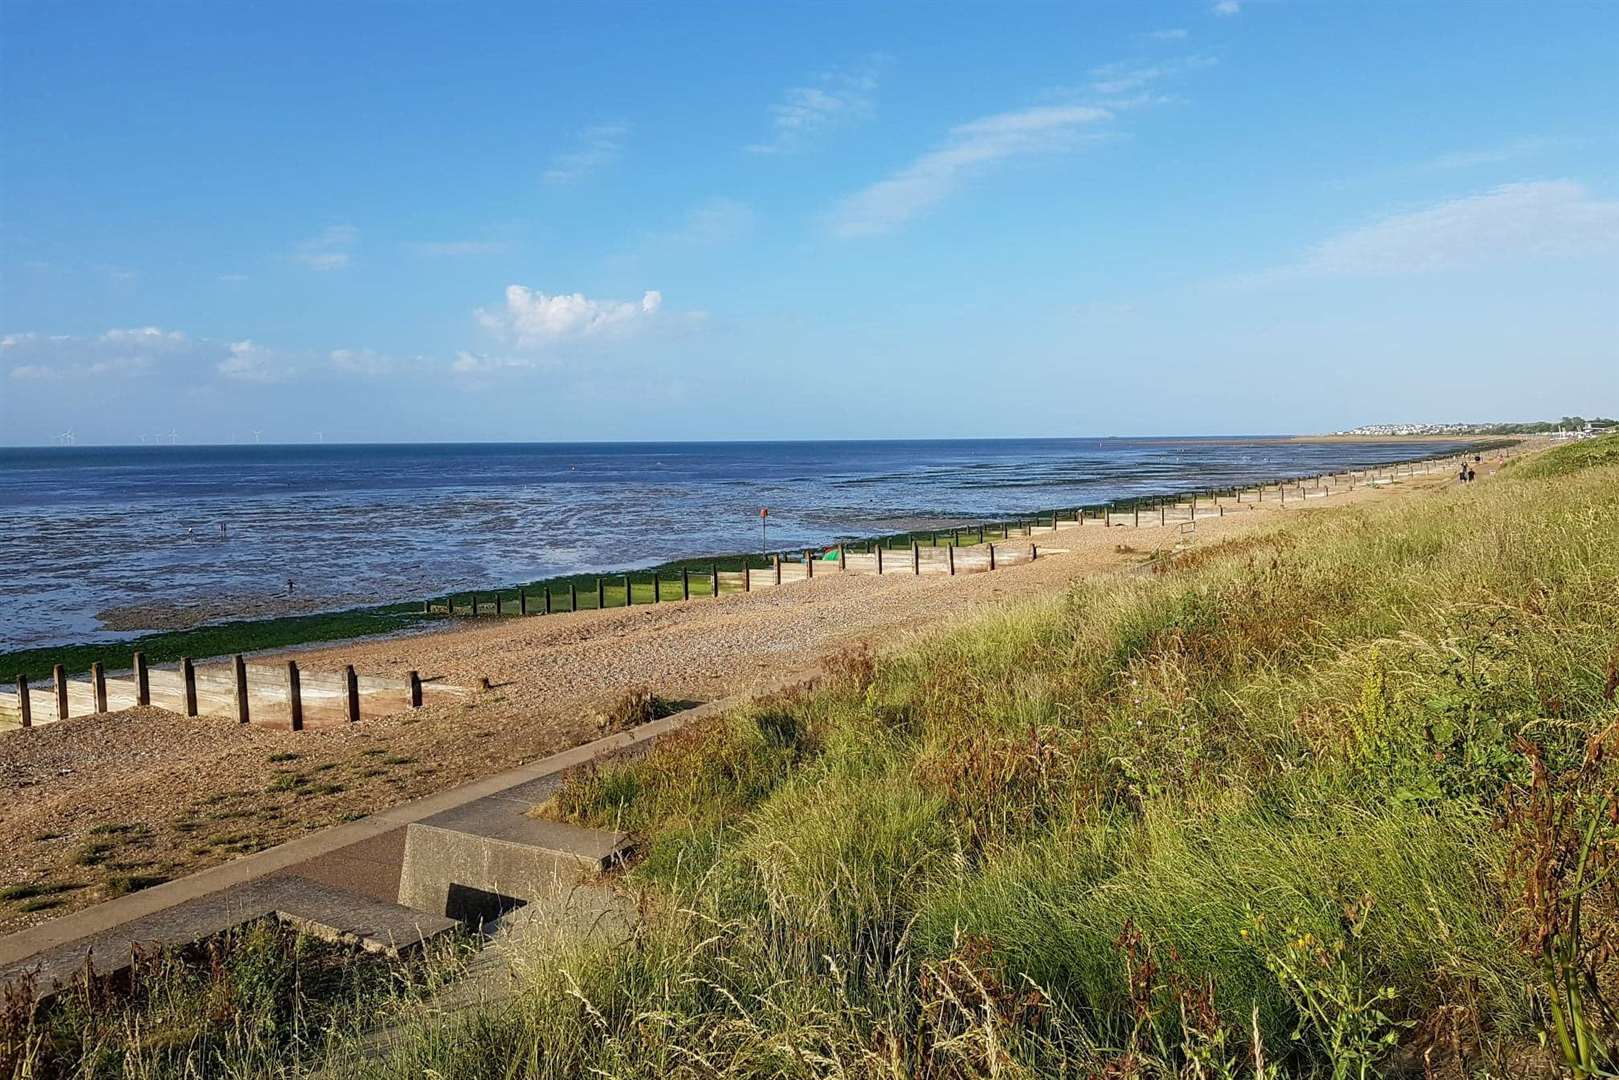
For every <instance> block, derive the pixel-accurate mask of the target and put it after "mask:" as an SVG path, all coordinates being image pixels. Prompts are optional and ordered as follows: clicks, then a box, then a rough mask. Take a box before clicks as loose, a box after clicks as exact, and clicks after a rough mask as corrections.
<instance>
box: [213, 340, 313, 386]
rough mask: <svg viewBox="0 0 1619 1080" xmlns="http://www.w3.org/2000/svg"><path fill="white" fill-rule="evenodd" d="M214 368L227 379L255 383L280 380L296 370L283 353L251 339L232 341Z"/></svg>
mask: <svg viewBox="0 0 1619 1080" xmlns="http://www.w3.org/2000/svg"><path fill="white" fill-rule="evenodd" d="M214 368H215V370H217V371H218V372H219V374H220V375H222V376H224V377H225V378H227V379H236V380H238V381H240V382H253V383H270V382H280V381H281V380H282V379H286V378H289V377H291V376H292V375H293V373H294V370H295V369H294V368H293V366H292V365H291V364H290V363H289V362H288V360H287V358H286V357H285V356H284V355H282V354H281V353H278V352H276V351H275V350H274V349H269V348H266V347H265V346H263V345H256V344H254V343H253V342H251V341H233V342H231V343H230V345H228V346H227V347H226V355H225V358H224V359H223V360H221V361H219V363H217V364H215V365H214Z"/></svg>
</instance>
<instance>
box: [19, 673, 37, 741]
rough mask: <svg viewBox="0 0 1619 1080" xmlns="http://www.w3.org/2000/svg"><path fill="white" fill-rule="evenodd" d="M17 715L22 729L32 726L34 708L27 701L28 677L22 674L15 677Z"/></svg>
mask: <svg viewBox="0 0 1619 1080" xmlns="http://www.w3.org/2000/svg"><path fill="white" fill-rule="evenodd" d="M17 713H18V715H19V716H21V717H22V726H23V727H25V728H31V727H33V726H34V706H33V703H32V702H31V701H29V700H28V676H26V675H23V674H18V676H17Z"/></svg>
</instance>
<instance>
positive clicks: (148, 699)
mask: <svg viewBox="0 0 1619 1080" xmlns="http://www.w3.org/2000/svg"><path fill="white" fill-rule="evenodd" d="M151 703H152V683H151V679H150V678H148V676H147V673H146V654H145V653H143V652H141V651H140V650H138V649H137V650H136V651H135V704H137V705H150V704H151Z"/></svg>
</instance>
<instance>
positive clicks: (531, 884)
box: [399, 799, 629, 922]
mask: <svg viewBox="0 0 1619 1080" xmlns="http://www.w3.org/2000/svg"><path fill="white" fill-rule="evenodd" d="M504 803H505V800H497V799H491V800H481V801H480V802H478V803H472V804H469V805H467V806H465V807H461V808H458V809H457V810H452V811H447V812H446V813H443V814H436V815H434V816H433V817H431V818H429V819H427V820H426V821H422V822H414V823H412V824H411V825H410V826H409V827H408V828H407V829H406V831H405V858H404V864H403V866H402V867H401V869H400V875H399V903H400V904H401V905H403V906H405V907H408V908H414V909H416V910H417V911H421V912H425V913H428V914H431V915H442V916H449V917H451V918H458V919H461V920H463V921H466V922H483V921H487V920H489V919H492V918H495V917H496V916H499V915H502V914H505V913H506V912H508V911H512V910H515V909H516V908H519V907H521V906H523V905H525V904H529V903H534V902H537V901H544V900H545V899H547V898H548V897H552V896H555V895H556V893H557V890H558V889H559V888H565V887H567V886H569V885H571V884H573V883H576V882H578V881H579V880H580V879H581V878H583V877H585V876H587V875H589V874H592V873H597V872H600V871H602V870H605V869H607V868H608V867H610V866H613V865H614V864H616V863H617V862H618V861H620V860H621V859H623V858H624V856H625V855H626V854H627V853H628V851H629V841H628V838H627V837H626V836H625V835H624V834H622V833H615V832H606V831H603V830H600V829H582V828H579V827H577V826H573V825H564V824H561V823H558V822H552V821H538V820H535V819H534V818H530V817H526V816H523V815H519V814H513V813H512V812H511V809H510V806H509V804H506V805H501V804H504Z"/></svg>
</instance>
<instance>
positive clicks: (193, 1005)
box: [0, 919, 470, 1080]
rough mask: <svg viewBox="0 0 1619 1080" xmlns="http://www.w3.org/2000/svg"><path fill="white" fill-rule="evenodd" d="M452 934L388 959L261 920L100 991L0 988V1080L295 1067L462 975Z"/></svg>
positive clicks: (459, 940)
mask: <svg viewBox="0 0 1619 1080" xmlns="http://www.w3.org/2000/svg"><path fill="white" fill-rule="evenodd" d="M469 956H470V951H469V943H468V941H467V940H466V939H465V938H463V937H456V938H454V939H451V940H445V941H442V942H439V943H436V944H435V945H433V946H432V947H431V949H430V951H428V952H427V953H425V954H418V955H416V956H413V957H410V958H407V959H403V960H398V959H396V960H389V959H386V958H383V957H379V956H374V955H372V954H369V953H364V952H359V951H356V950H353V949H350V948H349V947H347V946H341V945H334V944H329V943H326V942H323V941H320V940H317V939H316V938H314V937H311V936H309V935H306V934H300V933H297V932H295V931H293V930H291V929H290V928H288V927H285V926H283V925H281V924H279V923H277V922H276V921H274V920H273V919H264V920H260V921H257V922H254V923H250V924H247V925H245V926H242V927H238V928H237V929H235V930H232V931H229V932H226V933H224V934H221V935H219V936H217V937H215V938H212V939H210V940H208V941H205V942H202V943H199V944H198V945H196V946H193V947H191V948H188V949H182V950H174V951H170V952H165V953H156V954H152V955H147V956H138V957H137V961H136V964H135V966H134V968H133V969H132V970H131V971H130V972H129V973H128V974H127V975H126V976H125V977H123V978H121V979H119V980H116V981H115V983H114V984H112V985H108V984H106V983H104V982H101V981H98V980H81V981H79V982H77V983H76V984H75V986H74V987H73V988H71V989H70V990H68V991H66V992H64V993H61V994H58V995H57V996H56V997H54V998H53V999H51V1000H50V1001H48V1002H46V1003H43V1004H36V1003H35V1002H34V1000H33V989H34V988H33V987H32V986H31V985H29V984H26V983H24V984H22V985H15V986H12V987H10V988H8V990H7V991H6V992H5V993H3V994H0V1075H6V1076H11V1077H15V1078H18V1080H24V1078H26V1080H56V1078H58V1077H61V1078H66V1077H75V1078H82V1080H92V1078H97V1077H106V1078H109V1080H111V1078H115V1077H117V1078H125V1080H140V1078H154V1080H155V1078H159V1077H214V1076H230V1077H243V1078H246V1077H264V1076H289V1075H301V1074H304V1073H305V1072H306V1071H307V1070H310V1069H313V1068H314V1067H315V1066H317V1065H319V1064H320V1063H322V1062H325V1061H328V1060H333V1059H334V1058H335V1055H337V1054H339V1053H352V1052H354V1049H355V1047H357V1046H358V1045H359V1040H360V1039H361V1038H362V1037H363V1036H364V1034H365V1033H366V1032H367V1031H372V1030H375V1029H376V1028H377V1027H378V1026H379V1025H381V1024H382V1023H384V1022H386V1020H387V1019H388V1018H390V1017H394V1016H397V1015H399V1014H400V1013H401V1012H402V1011H403V1010H405V1009H406V1008H408V1007H410V1006H411V1005H413V1004H417V1003H420V1002H421V1001H423V1000H426V999H427V998H429V997H430V996H431V995H432V994H433V993H435V992H436V991H438V990H441V989H442V988H444V987H445V986H446V985H448V984H449V982H450V981H452V980H453V979H455V978H456V977H457V976H459V975H460V974H461V973H463V972H464V971H465V968H466V962H467V959H468V957H469Z"/></svg>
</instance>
